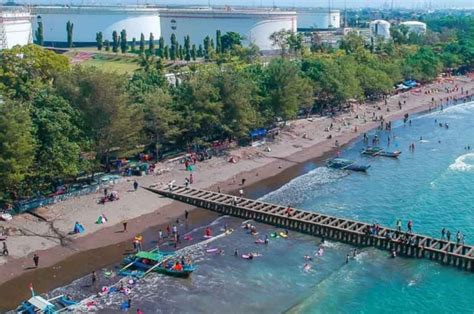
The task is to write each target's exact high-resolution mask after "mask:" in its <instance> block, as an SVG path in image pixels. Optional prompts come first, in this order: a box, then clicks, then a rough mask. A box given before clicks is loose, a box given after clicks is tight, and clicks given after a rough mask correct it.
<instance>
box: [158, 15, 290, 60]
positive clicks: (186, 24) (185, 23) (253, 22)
mask: <svg viewBox="0 0 474 314" xmlns="http://www.w3.org/2000/svg"><path fill="white" fill-rule="evenodd" d="M160 20H161V35H162V36H163V38H164V39H165V41H166V42H167V43H168V44H169V40H170V37H171V34H173V33H174V34H175V35H176V38H177V39H178V41H180V42H181V41H182V40H183V38H184V36H187V35H189V36H190V39H191V44H200V43H202V42H203V40H204V38H205V37H206V36H211V37H214V36H215V33H216V30H220V31H221V32H222V33H223V34H224V33H226V32H236V33H239V34H241V35H243V36H244V38H245V39H244V44H247V45H248V44H250V43H253V44H255V45H257V46H258V47H259V48H260V50H262V51H266V50H273V49H274V48H275V47H272V42H271V41H270V39H269V37H270V35H271V34H273V33H274V32H277V31H279V30H282V29H285V30H291V31H293V32H296V28H297V17H296V12H292V11H266V10H229V9H227V10H216V9H196V10H192V9H175V10H160Z"/></svg>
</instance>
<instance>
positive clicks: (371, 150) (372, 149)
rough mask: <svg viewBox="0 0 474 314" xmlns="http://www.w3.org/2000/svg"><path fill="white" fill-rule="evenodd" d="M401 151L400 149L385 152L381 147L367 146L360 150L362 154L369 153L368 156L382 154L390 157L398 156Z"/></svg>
mask: <svg viewBox="0 0 474 314" xmlns="http://www.w3.org/2000/svg"><path fill="white" fill-rule="evenodd" d="M401 153H402V152H401V151H398V150H396V151H394V152H387V151H385V150H384V149H383V148H381V147H367V148H366V149H363V150H362V154H363V155H370V156H382V157H390V158H398V156H400V154H401Z"/></svg>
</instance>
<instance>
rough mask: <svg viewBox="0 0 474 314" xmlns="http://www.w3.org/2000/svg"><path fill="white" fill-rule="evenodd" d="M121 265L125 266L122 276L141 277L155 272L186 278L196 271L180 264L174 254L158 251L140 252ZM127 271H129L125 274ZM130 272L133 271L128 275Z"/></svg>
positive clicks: (128, 257) (188, 265)
mask: <svg viewBox="0 0 474 314" xmlns="http://www.w3.org/2000/svg"><path fill="white" fill-rule="evenodd" d="M123 263H124V264H126V266H125V267H124V268H122V270H121V271H120V273H121V274H122V275H134V276H135V277H143V276H145V275H146V274H148V273H149V272H152V271H153V272H156V273H160V274H164V275H168V276H173V277H181V278H187V277H189V276H190V275H191V273H192V272H193V271H195V270H196V269H197V267H196V266H195V265H192V264H184V265H183V264H181V261H180V259H179V257H178V256H177V255H176V254H174V253H165V252H160V251H156V250H154V251H149V252H146V251H142V252H138V253H136V254H132V255H129V256H127V257H126V258H125V259H124V260H123ZM126 269H128V270H129V271H127V272H125V270H126ZM130 270H135V271H136V272H135V273H134V272H133V271H132V272H131V273H130Z"/></svg>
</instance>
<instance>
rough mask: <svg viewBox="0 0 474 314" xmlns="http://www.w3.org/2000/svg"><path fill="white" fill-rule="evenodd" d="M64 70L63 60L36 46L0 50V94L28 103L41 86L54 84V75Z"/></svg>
mask: <svg viewBox="0 0 474 314" xmlns="http://www.w3.org/2000/svg"><path fill="white" fill-rule="evenodd" d="M18 56H22V57H21V58H19V57H18ZM68 69H69V60H68V58H67V57H65V56H63V55H59V54H57V53H55V52H53V51H50V50H47V49H44V48H41V47H39V46H35V45H27V46H15V47H13V48H12V49H4V50H1V51H0V94H1V95H3V96H5V95H8V96H9V98H11V99H19V100H26V101H29V100H31V99H33V97H34V96H35V94H36V93H38V92H39V91H41V90H42V89H43V88H44V86H45V85H49V84H51V83H52V82H54V80H55V79H56V77H57V75H58V73H61V72H65V71H67V70H68Z"/></svg>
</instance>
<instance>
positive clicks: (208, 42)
mask: <svg viewBox="0 0 474 314" xmlns="http://www.w3.org/2000/svg"><path fill="white" fill-rule="evenodd" d="M211 50H212V48H211V38H210V37H209V36H206V37H205V38H204V55H203V56H204V59H206V60H209V56H210V53H211Z"/></svg>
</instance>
